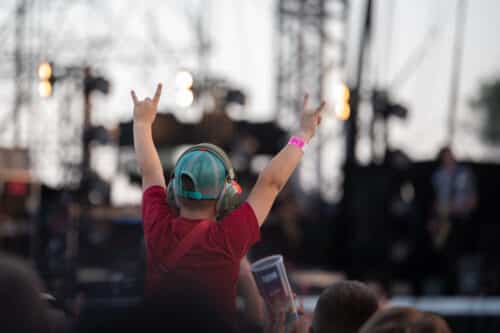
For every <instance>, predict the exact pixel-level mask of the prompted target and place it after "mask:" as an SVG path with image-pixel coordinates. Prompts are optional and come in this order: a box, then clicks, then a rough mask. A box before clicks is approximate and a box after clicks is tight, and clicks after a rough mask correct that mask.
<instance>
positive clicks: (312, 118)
mask: <svg viewBox="0 0 500 333" xmlns="http://www.w3.org/2000/svg"><path fill="white" fill-rule="evenodd" d="M308 101H309V95H308V94H306V95H305V96H304V110H303V111H302V114H301V117H300V136H301V137H302V138H303V139H304V140H306V141H309V140H311V138H312V137H313V136H314V134H315V133H316V129H317V128H318V125H319V124H320V123H321V112H322V111H323V109H324V108H325V105H326V103H325V101H322V102H321V104H320V105H319V106H318V107H317V108H315V109H310V108H309V107H308Z"/></svg>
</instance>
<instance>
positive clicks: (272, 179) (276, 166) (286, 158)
mask: <svg viewBox="0 0 500 333" xmlns="http://www.w3.org/2000/svg"><path fill="white" fill-rule="evenodd" d="M302 155H304V153H303V151H302V149H300V148H299V147H297V146H295V145H286V146H285V147H284V148H283V149H282V150H281V151H280V152H279V153H278V154H277V155H276V156H275V157H274V158H273V159H272V160H271V162H269V164H268V165H267V166H266V167H265V168H264V170H262V172H261V174H260V176H259V178H260V179H261V180H262V181H264V182H266V183H268V184H269V185H271V186H273V187H274V188H275V189H276V190H277V191H278V192H279V191H281V189H282V188H283V187H284V186H285V185H286V183H287V181H288V179H289V178H290V176H291V175H292V173H293V171H294V170H295V169H296V168H297V166H298V165H299V163H300V160H301V158H302Z"/></svg>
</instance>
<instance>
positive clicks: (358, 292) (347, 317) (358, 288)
mask: <svg viewBox="0 0 500 333" xmlns="http://www.w3.org/2000/svg"><path fill="white" fill-rule="evenodd" d="M378 309H379V301H378V299H377V295H376V294H375V293H374V291H373V290H372V289H371V288H370V287H368V286H367V285H365V284H364V283H361V282H358V281H350V280H346V281H339V282H336V283H334V284H333V285H332V286H330V287H328V288H326V289H325V290H324V291H323V292H322V293H321V295H320V297H319V299H318V302H317V303H316V307H315V308H314V313H313V316H312V319H310V318H308V316H307V315H305V314H304V310H303V308H301V309H300V310H299V319H298V320H296V322H295V323H294V325H293V327H292V328H291V332H293V333H333V332H334V333H357V332H358V330H359V329H360V328H361V326H363V324H364V323H365V322H366V321H367V320H368V319H369V318H370V317H371V316H372V315H373V314H374V313H376V312H377V310H378ZM270 315H271V320H270V323H269V327H268V328H267V330H266V333H267V332H269V333H271V332H273V333H274V332H285V315H284V311H279V309H278V310H277V311H274V312H272V313H271V314H270Z"/></svg>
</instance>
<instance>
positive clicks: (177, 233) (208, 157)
mask: <svg viewBox="0 0 500 333" xmlns="http://www.w3.org/2000/svg"><path fill="white" fill-rule="evenodd" d="M161 90H162V86H161V84H158V87H157V89H156V92H155V94H154V96H153V97H152V98H149V97H148V98H145V99H143V100H140V99H139V98H138V97H137V95H136V94H135V92H134V91H131V95H132V100H133V105H134V111H133V113H134V125H133V128H134V147H135V153H136V158H137V162H138V165H139V169H140V172H141V175H142V188H143V191H144V192H143V199H142V220H143V229H144V238H145V243H146V256H147V274H146V293H147V295H149V296H154V294H155V290H160V289H164V288H169V287H171V288H172V287H173V284H175V286H176V287H178V286H179V285H181V284H189V285H191V286H193V285H195V286H197V287H199V288H200V289H202V290H203V291H204V292H205V293H206V294H207V295H209V296H210V297H211V298H212V299H213V301H214V306H216V307H217V308H219V309H220V310H222V311H224V312H225V313H227V314H229V315H230V316H233V315H234V314H235V312H236V285H237V280H238V275H239V272H240V263H241V260H242V259H243V258H244V257H245V255H246V253H247V252H248V250H249V249H250V247H251V246H252V245H253V244H254V243H255V242H257V241H258V240H259V238H260V231H259V227H260V226H261V225H262V224H263V223H264V221H265V220H266V217H267V215H268V214H269V211H270V209H271V207H272V205H273V203H274V201H275V199H276V197H277V195H278V194H279V193H280V191H281V189H282V188H283V187H284V186H285V184H286V183H287V181H288V179H289V178H290V176H291V175H292V173H293V171H294V170H295V168H296V167H297V165H298V164H299V162H300V160H301V158H302V156H303V155H304V152H303V146H304V145H305V144H307V143H308V142H309V140H311V138H312V137H313V136H314V134H315V132H316V129H317V127H318V125H319V124H320V122H321V111H322V110H323V108H324V106H325V103H324V102H322V103H321V104H320V105H319V106H318V107H317V108H315V109H310V108H308V97H307V95H306V96H305V98H304V110H303V112H302V114H301V120H300V130H299V131H298V132H297V133H296V135H294V136H292V137H291V138H290V141H289V142H288V144H287V145H286V146H285V147H283V149H282V150H281V151H280V152H279V153H278V154H277V155H276V156H274V158H273V159H272V160H271V161H270V162H269V164H268V165H267V166H266V167H265V168H264V169H263V170H262V172H261V173H260V175H259V177H258V180H257V182H256V184H255V185H254V187H253V188H252V190H251V191H250V194H249V196H248V198H247V199H246V201H245V202H243V203H241V202H240V197H241V188H240V186H239V185H238V183H237V182H236V175H235V171H234V169H233V167H232V165H231V161H230V159H229V158H228V156H227V155H226V154H225V153H224V151H223V150H222V149H220V148H219V147H217V146H215V145H212V144H206V143H205V144H199V145H195V146H193V147H191V148H189V149H187V150H186V151H185V152H184V153H183V154H182V155H181V156H180V157H179V159H178V160H177V162H176V165H175V168H174V171H173V173H172V175H171V177H170V179H169V181H168V183H167V182H166V181H165V178H164V176H163V169H162V165H161V162H160V158H159V156H158V152H157V151H156V148H155V145H154V142H153V135H152V124H153V122H154V120H155V116H156V113H157V108H158V103H159V100H160V96H161ZM172 281H175V282H172Z"/></svg>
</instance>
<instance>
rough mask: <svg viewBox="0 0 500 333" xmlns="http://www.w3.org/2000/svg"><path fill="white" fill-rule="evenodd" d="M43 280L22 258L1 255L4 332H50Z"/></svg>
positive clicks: (0, 313)
mask: <svg viewBox="0 0 500 333" xmlns="http://www.w3.org/2000/svg"><path fill="white" fill-rule="evenodd" d="M41 290H42V289H41V282H40V280H39V279H38V277H37V276H36V274H35V272H34V271H33V270H32V269H30V268H29V267H28V265H27V264H26V263H24V262H23V261H21V260H20V259H16V258H13V257H10V256H7V255H1V254H0V323H2V324H1V331H2V332H48V330H49V321H48V317H47V315H48V313H47V306H46V304H45V302H44V301H43V300H42V298H41Z"/></svg>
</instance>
